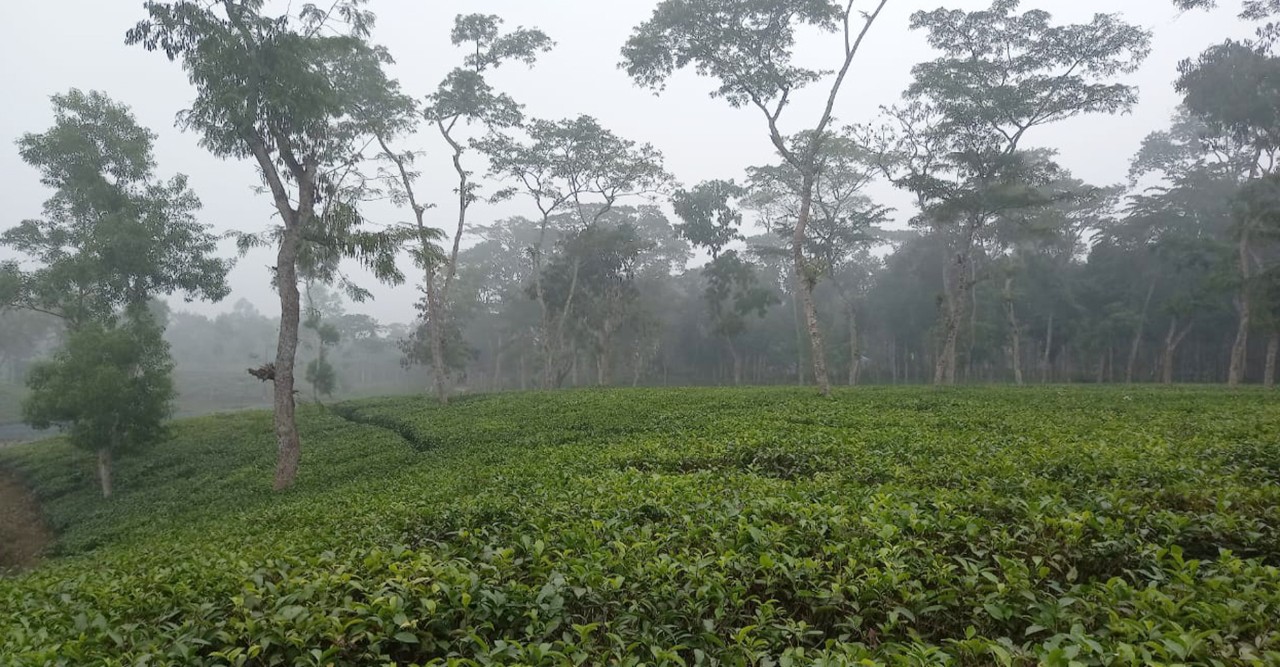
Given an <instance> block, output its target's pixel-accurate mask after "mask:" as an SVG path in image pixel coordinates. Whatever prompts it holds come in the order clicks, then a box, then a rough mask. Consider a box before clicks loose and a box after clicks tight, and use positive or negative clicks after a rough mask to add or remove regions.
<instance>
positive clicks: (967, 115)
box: [876, 0, 1150, 384]
mask: <svg viewBox="0 0 1280 667" xmlns="http://www.w3.org/2000/svg"><path fill="white" fill-rule="evenodd" d="M1019 5H1020V2H1019V1H1018V0H996V2H995V3H994V4H993V5H992V6H991V8H990V9H987V10H982V11H975V12H965V11H961V10H946V9H938V10H934V11H929V12H925V11H919V12H916V13H914V14H913V15H912V17H911V26H912V28H914V29H918V30H925V31H926V32H927V33H928V39H929V43H930V45H931V46H933V47H934V48H935V49H937V50H939V51H941V52H942V56H941V57H940V58H938V59H935V60H932V61H929V62H925V63H921V64H919V65H916V66H915V68H914V70H913V73H914V78H915V80H914V82H913V83H912V84H911V86H910V87H909V88H908V90H907V92H906V95H905V97H906V99H907V104H906V105H905V106H904V107H903V108H901V109H897V110H891V111H890V112H889V118H890V120H889V127H890V129H887V130H886V131H885V132H884V133H882V134H881V135H880V139H881V140H880V141H878V142H876V143H877V145H878V147H879V148H880V152H881V153H882V154H883V155H886V156H891V157H890V159H889V160H888V161H887V162H890V163H894V166H895V168H894V169H888V170H887V171H889V173H890V176H891V178H892V180H894V182H895V183H897V184H898V185H899V186H901V187H904V188H906V189H908V190H910V191H912V192H913V193H914V194H916V195H917V198H918V199H919V201H920V203H921V208H922V213H921V216H920V218H919V219H918V222H919V223H920V224H921V225H923V226H924V227H925V228H926V229H929V230H930V231H931V232H932V233H934V234H939V235H942V236H943V237H944V238H945V239H946V240H947V242H948V243H947V254H948V257H947V260H946V262H947V268H946V269H945V270H944V272H943V278H944V285H943V292H944V299H943V300H942V313H941V326H940V332H939V335H940V337H941V343H940V353H939V354H938V355H937V363H936V364H935V369H934V382H935V383H936V384H954V382H955V378H956V367H957V365H958V364H957V341H958V338H959V333H960V327H961V323H962V322H963V320H964V316H965V314H966V313H967V314H969V315H970V316H971V317H972V316H973V315H974V312H973V310H972V309H973V301H972V297H973V289H974V287H975V285H976V283H977V281H978V272H977V269H976V267H975V265H974V262H975V260H976V256H977V253H978V252H979V250H980V249H981V247H982V245H983V244H984V243H985V242H987V241H988V240H989V239H988V238H987V236H988V233H989V230H990V223H991V222H992V221H993V220H995V219H996V218H997V217H998V216H1000V215H1003V214H1005V213H1007V212H1008V211H1010V210H1014V209H1017V208H1026V207H1028V206H1036V205H1043V204H1046V203H1048V202H1047V201H1043V200H1041V197H1040V193H1039V191H1038V186H1042V185H1044V184H1047V183H1048V182H1049V181H1050V180H1051V179H1052V178H1053V174H1052V171H1053V165H1052V164H1051V163H1050V162H1048V161H1047V160H1045V159H1044V157H1043V155H1036V154H1032V153H1026V152H1024V150H1023V142H1024V139H1025V137H1026V135H1027V133H1028V132H1029V131H1030V130H1032V129H1034V128H1036V127H1040V126H1043V125H1047V124H1050V123H1055V122H1059V121H1063V120H1067V119H1069V118H1073V117H1076V116H1080V115H1084V114H1090V113H1117V112H1123V111H1127V110H1128V109H1129V108H1131V107H1132V106H1133V105H1134V104H1135V103H1136V101H1137V90H1136V89H1135V88H1133V87H1131V86H1128V85H1125V84H1121V83H1115V82H1114V81H1112V79H1113V78H1114V77H1115V76H1117V75H1119V74H1126V73H1131V72H1133V71H1134V70H1136V69H1137V68H1138V66H1139V65H1140V64H1141V63H1142V61H1143V60H1144V59H1145V57H1146V55H1147V53H1148V52H1149V48H1150V47H1149V43H1150V34H1149V33H1148V32H1146V31H1144V30H1141V29H1139V28H1136V27H1134V26H1131V25H1128V24H1126V23H1124V22H1123V21H1121V20H1120V19H1119V18H1118V17H1117V16H1115V15H1110V14H1099V15H1097V16H1095V17H1094V19H1093V20H1092V21H1091V22H1089V23H1085V24H1076V25H1066V26H1057V25H1053V24H1052V22H1051V20H1052V16H1051V15H1050V14H1049V13H1048V12H1045V11H1040V10H1031V11H1027V12H1024V13H1021V14H1019V13H1017V9H1018V7H1019ZM886 137H887V138H888V140H887V141H885V138H886ZM1028 185H1030V186H1032V187H1027V186H1028Z"/></svg>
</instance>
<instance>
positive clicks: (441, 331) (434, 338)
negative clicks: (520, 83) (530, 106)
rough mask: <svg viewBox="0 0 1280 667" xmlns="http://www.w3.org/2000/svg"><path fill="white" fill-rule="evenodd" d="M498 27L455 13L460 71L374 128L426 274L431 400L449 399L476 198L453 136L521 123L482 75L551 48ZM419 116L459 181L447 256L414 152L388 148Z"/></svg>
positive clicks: (529, 34)
mask: <svg viewBox="0 0 1280 667" xmlns="http://www.w3.org/2000/svg"><path fill="white" fill-rule="evenodd" d="M501 26H502V19H501V18H500V17H498V16H494V15H486V14H466V15H463V14H459V15H458V16H457V17H456V18H455V19H454V26H453V30H452V32H451V33H450V39H451V41H452V42H453V44H454V46H459V47H463V48H465V49H466V50H467V56H466V57H465V58H464V60H463V64H462V66H460V67H456V68H454V69H453V70H452V71H451V72H449V74H448V75H447V76H446V77H445V79H444V81H442V82H441V83H440V85H439V86H438V87H437V88H436V90H435V91H434V92H432V93H431V94H430V95H428V96H427V100H426V105H425V108H423V109H418V108H417V107H416V105H412V104H410V105H408V107H407V108H404V107H402V108H401V109H400V110H398V118H397V117H396V116H392V117H391V118H389V119H387V122H384V123H382V124H380V126H379V127H378V128H377V130H376V136H377V139H378V143H379V145H380V146H381V148H382V150H383V156H384V157H385V158H386V159H387V160H388V161H389V162H391V164H392V165H393V167H394V172H395V173H394V177H395V178H396V179H398V182H397V186H398V192H397V196H398V198H399V199H402V200H403V202H404V203H406V204H408V205H409V207H410V208H411V209H412V211H413V214H414V223H415V229H416V231H417V239H416V241H417V243H416V247H415V249H414V250H413V254H414V258H415V261H417V263H418V265H419V268H421V269H423V271H424V274H425V275H424V277H423V292H424V296H425V298H424V302H423V307H422V311H423V312H424V315H425V317H424V318H423V320H424V322H423V325H424V328H425V332H424V333H425V334H426V338H427V347H428V350H429V354H430V357H431V363H432V367H433V369H434V378H435V385H436V394H437V397H438V398H439V400H440V402H441V403H447V402H448V400H449V399H448V396H449V394H448V387H447V382H448V375H449V370H450V364H449V363H448V360H447V359H446V356H445V355H446V353H445V339H446V337H447V336H448V334H449V330H450V329H451V328H452V327H454V326H455V325H454V324H453V323H452V322H451V321H450V317H449V312H450V308H449V305H450V292H451V291H452V290H451V288H452V286H453V280H454V278H455V277H456V275H457V272H458V253H459V250H460V248H461V247H462V237H463V235H464V234H465V232H466V228H467V212H468V211H469V210H470V208H471V206H472V205H473V204H475V202H476V201H477V200H478V197H479V194H478V184H477V183H475V182H474V181H473V180H472V171H471V170H470V169H468V168H467V167H466V165H465V164H464V155H465V153H466V152H467V149H468V144H467V142H466V141H465V140H464V139H463V138H462V137H461V136H459V133H460V131H461V130H462V127H463V126H467V125H471V124H479V125H481V126H482V127H483V128H484V129H487V130H489V131H495V130H503V129H509V128H513V127H516V126H518V125H520V124H521V122H523V118H524V114H523V111H522V110H521V105H520V104H518V103H517V102H516V101H515V100H513V99H512V98H511V97H510V96H509V95H506V94H504V93H499V92H497V91H495V90H494V89H493V87H492V86H490V85H489V83H488V81H487V80H486V78H485V75H486V74H487V73H488V72H489V71H490V70H495V69H497V68H499V67H501V66H502V65H503V64H506V63H508V62H513V61H519V62H523V63H525V64H526V65H529V66H532V65H533V64H534V63H535V62H536V61H537V58H538V56H539V54H541V53H543V52H546V51H549V50H550V49H551V47H552V46H553V42H552V41H551V39H550V38H549V37H547V36H546V34H544V33H543V32H542V31H540V30H537V29H528V28H523V27H521V28H517V29H515V30H513V31H510V32H507V33H503V32H502V30H501ZM419 115H421V117H422V118H423V119H425V120H426V121H427V122H428V123H430V124H431V125H433V126H434V127H435V129H436V130H438V132H439V134H440V137H441V138H442V139H444V141H445V143H446V144H448V146H449V149H450V151H451V160H452V163H453V169H454V171H455V172H456V173H457V175H458V182H457V187H456V188H455V193H456V194H457V197H458V201H457V209H458V210H457V226H456V227H455V229H454V232H453V243H452V246H451V248H450V250H449V251H448V252H447V254H446V253H445V251H444V250H443V249H441V248H440V247H439V246H438V245H436V242H437V241H438V240H439V239H440V238H441V236H440V234H439V233H438V232H437V230H435V229H434V228H432V227H429V226H428V225H427V224H426V222H425V219H424V216H425V213H426V211H427V209H428V208H429V207H430V205H428V204H427V203H426V202H422V201H420V200H419V198H418V196H417V194H416V193H415V191H414V185H415V181H416V180H417V176H418V174H417V173H415V172H414V171H413V169H412V165H413V161H414V158H415V157H416V156H415V154H414V153H412V152H396V151H395V150H393V149H392V148H391V143H392V142H393V141H394V137H393V134H394V133H395V132H397V131H400V132H404V131H407V130H412V129H413V128H414V127H415V126H416V125H417V122H416V121H417V120H418V118H417V117H418V116H419ZM408 349H409V350H410V353H409V354H408V355H407V358H408V359H410V360H414V359H416V358H417V357H418V356H420V355H418V354H417V351H416V345H415V344H414V343H413V342H412V341H410V344H409V346H408Z"/></svg>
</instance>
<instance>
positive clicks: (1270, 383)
mask: <svg viewBox="0 0 1280 667" xmlns="http://www.w3.org/2000/svg"><path fill="white" fill-rule="evenodd" d="M1277 356H1280V331H1273V332H1271V337H1270V338H1269V339H1267V367H1266V370H1265V373H1266V374H1265V375H1264V376H1263V380H1262V383H1263V385H1265V386H1266V388H1267V389H1272V388H1274V387H1275V386H1276V357H1277Z"/></svg>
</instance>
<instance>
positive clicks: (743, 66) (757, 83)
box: [622, 0, 888, 396]
mask: <svg viewBox="0 0 1280 667" xmlns="http://www.w3.org/2000/svg"><path fill="white" fill-rule="evenodd" d="M855 4H856V3H855V0H848V1H847V2H830V1H825V0H761V1H756V2H737V1H735V0H665V1H664V2H662V3H661V4H659V5H658V7H657V9H655V10H654V12H653V15H652V16H651V17H650V18H649V20H648V21H646V22H645V23H644V24H642V25H640V26H639V27H637V28H636V29H635V31H634V32H633V34H632V36H631V38H630V39H629V40H628V41H627V44H626V46H625V47H624V48H623V51H622V56H623V61H622V67H623V68H625V69H626V70H627V73H628V74H630V75H631V77H632V78H633V79H634V80H635V81H636V82H637V83H638V84H640V85H642V86H645V87H647V88H652V89H654V90H658V91H660V90H661V89H662V88H663V86H664V85H665V83H666V81H667V80H668V79H669V78H670V77H671V76H672V75H673V74H674V73H675V72H676V71H677V70H680V69H684V68H685V67H690V66H692V67H694V68H695V69H696V70H697V71H698V73H699V74H702V75H703V76H707V77H710V78H714V79H716V80H718V81H719V82H720V87H719V88H718V89H716V90H715V91H714V92H713V93H712V96H713V97H723V98H724V99H725V100H726V101H727V102H728V103H729V104H730V105H731V106H733V107H746V106H750V107H753V108H756V109H758V110H759V111H760V112H761V113H762V114H763V115H764V118H765V121H766V122H767V124H768V127H769V137H770V140H771V141H772V142H773V146H774V148H775V149H777V151H778V152H779V153H780V154H781V155H782V157H783V159H784V160H786V162H787V163H788V164H789V165H791V166H792V167H793V168H794V169H796V170H797V171H798V172H799V173H800V174H801V183H800V188H799V192H800V202H799V209H798V210H797V213H796V224H795V227H794V230H793V236H792V239H791V255H792V264H793V269H794V272H795V275H794V277H795V283H796V292H797V294H799V295H800V298H801V303H802V305H803V308H804V320H805V324H806V327H807V330H808V334H809V347H810V352H811V357H812V360H813V372H814V378H815V380H816V381H817V383H818V388H819V390H820V391H821V392H822V394H823V395H824V396H829V395H830V394H831V383H830V380H829V379H828V377H827V365H826V356H825V352H824V349H823V343H822V330H821V327H820V326H819V323H818V312H817V306H816V305H815V304H814V299H813V285H814V283H815V280H814V269H813V267H812V266H811V264H810V262H808V260H807V259H806V257H805V240H806V238H807V237H806V234H807V230H808V225H809V221H810V217H811V215H812V207H813V189H814V185H815V183H816V181H817V179H818V177H819V166H818V163H819V160H818V155H819V154H820V152H821V150H822V144H823V142H824V141H825V140H826V138H827V134H828V130H829V127H830V125H831V122H832V119H833V116H834V111H835V103H836V99H837V98H838V97H839V94H840V90H841V88H842V87H843V84H844V82H845V80H846V78H847V77H848V74H849V70H850V68H851V67H852V65H853V60H854V57H855V56H856V55H857V54H858V51H859V49H860V47H861V46H862V43H863V40H864V39H865V38H866V36H867V34H868V32H870V30H871V26H872V25H873V24H874V23H875V21H876V19H877V18H878V17H879V16H880V13H881V12H882V11H883V10H884V8H885V5H886V4H888V0H878V1H877V2H873V3H872V4H871V9H869V10H868V11H865V12H861V13H860V17H861V25H858V23H859V15H855V11H854V5H855ZM804 27H809V28H816V29H818V30H821V31H825V32H839V33H841V35H842V36H843V51H842V53H841V54H840V55H841V57H840V58H839V59H838V68H837V69H836V71H835V73H834V74H831V75H830V76H828V73H825V72H822V71H819V70H813V69H808V68H805V67H802V66H800V65H797V64H795V62H794V59H793V56H794V47H795V43H796V33H797V30H798V29H801V28H804ZM820 81H826V82H827V83H828V84H829V88H828V91H827V96H826V104H825V106H824V107H823V110H822V113H821V115H820V116H819V117H818V120H817V122H816V123H815V124H814V125H813V126H812V127H809V128H805V129H806V130H807V131H808V134H807V135H804V136H806V137H807V139H806V140H805V141H803V142H802V143H800V144H799V145H797V144H796V143H793V142H789V141H788V139H787V134H786V133H784V132H783V130H782V129H781V125H780V120H781V118H782V114H783V111H785V110H786V108H787V106H788V103H789V102H790V101H791V96H792V94H793V93H794V92H795V91H797V90H799V89H801V88H803V87H805V86H807V85H810V84H814V83H818V82H820Z"/></svg>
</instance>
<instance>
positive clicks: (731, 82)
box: [622, 0, 845, 107]
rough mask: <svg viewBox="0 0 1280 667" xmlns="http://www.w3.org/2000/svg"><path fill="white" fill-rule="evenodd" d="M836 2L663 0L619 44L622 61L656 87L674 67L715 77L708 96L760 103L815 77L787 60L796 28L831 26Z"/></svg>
mask: <svg viewBox="0 0 1280 667" xmlns="http://www.w3.org/2000/svg"><path fill="white" fill-rule="evenodd" d="M844 13H845V12H844V6H843V3H837V2H831V1H830V0H751V1H750V2H737V1H734V0H666V1H665V2H662V3H660V4H659V5H658V7H657V8H656V9H654V11H653V15H652V16H651V17H650V18H649V20H648V21H646V22H645V23H644V24H642V25H640V26H639V27H637V28H636V29H635V31H634V32H633V33H632V35H631V38H630V39H629V40H627V44H626V46H625V47H624V48H623V50H622V59H623V60H622V67H623V68H624V69H626V71H627V74H629V75H630V76H631V78H633V79H635V81H636V82H637V83H638V84H640V85H641V86H644V87H646V88H653V89H656V90H661V89H662V88H663V87H664V86H665V84H666V81H667V80H668V79H669V78H671V76H672V75H673V74H675V72H676V71H677V70H681V69H684V68H686V67H693V68H695V69H696V70H697V72H698V74H699V75H701V76H705V77H709V78H714V79H717V80H718V81H719V82H720V87H719V88H718V89H716V91H715V92H714V93H712V95H713V96H714V97H723V98H725V99H726V100H727V101H728V102H729V104H731V105H733V106H735V107H742V106H747V105H749V104H753V103H754V104H757V105H759V104H767V103H769V102H771V101H773V100H775V99H778V98H785V97H787V96H789V95H790V93H791V92H792V91H793V90H796V89H799V88H802V87H804V86H805V85H807V84H810V83H813V82H815V81H818V80H820V79H821V78H822V72H820V71H817V70H813V69H809V68H806V67H803V66H801V65H797V64H794V63H793V62H792V55H793V53H792V50H793V48H794V47H795V43H796V30H797V28H801V27H807V26H812V27H816V28H818V29H820V30H823V31H826V32H833V31H835V30H836V29H837V28H838V27H839V25H840V20H841V17H842V16H843V15H844Z"/></svg>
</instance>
